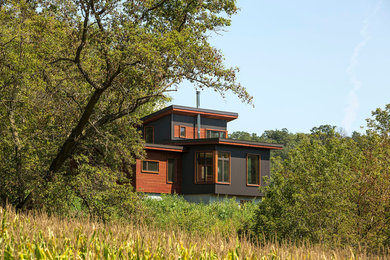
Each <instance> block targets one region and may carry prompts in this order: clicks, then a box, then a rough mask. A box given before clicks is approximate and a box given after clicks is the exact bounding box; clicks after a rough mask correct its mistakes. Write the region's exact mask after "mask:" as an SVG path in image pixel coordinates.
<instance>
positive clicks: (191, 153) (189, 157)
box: [182, 145, 215, 194]
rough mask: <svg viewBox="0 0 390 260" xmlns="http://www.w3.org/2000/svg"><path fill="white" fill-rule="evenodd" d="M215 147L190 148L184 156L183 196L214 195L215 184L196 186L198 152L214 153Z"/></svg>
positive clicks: (200, 146) (199, 146)
mask: <svg viewBox="0 0 390 260" xmlns="http://www.w3.org/2000/svg"><path fill="white" fill-rule="evenodd" d="M213 150H215V145H197V146H189V147H188V151H187V152H186V153H183V154H182V165H183V169H182V193H183V194H214V193H215V184H195V153H196V152H197V151H213Z"/></svg>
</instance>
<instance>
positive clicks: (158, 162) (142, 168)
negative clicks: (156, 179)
mask: <svg viewBox="0 0 390 260" xmlns="http://www.w3.org/2000/svg"><path fill="white" fill-rule="evenodd" d="M144 162H157V164H158V171H148V170H144ZM141 173H152V174H160V161H159V160H141Z"/></svg>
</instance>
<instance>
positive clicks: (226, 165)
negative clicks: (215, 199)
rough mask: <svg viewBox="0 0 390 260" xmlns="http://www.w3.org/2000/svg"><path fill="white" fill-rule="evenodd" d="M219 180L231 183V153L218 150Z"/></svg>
mask: <svg viewBox="0 0 390 260" xmlns="http://www.w3.org/2000/svg"><path fill="white" fill-rule="evenodd" d="M218 182H225V183H230V153H227V152H218Z"/></svg>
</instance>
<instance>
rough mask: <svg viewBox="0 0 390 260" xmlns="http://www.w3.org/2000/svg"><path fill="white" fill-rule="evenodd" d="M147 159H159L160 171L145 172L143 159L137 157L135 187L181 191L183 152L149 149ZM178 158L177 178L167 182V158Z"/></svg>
mask: <svg viewBox="0 0 390 260" xmlns="http://www.w3.org/2000/svg"><path fill="white" fill-rule="evenodd" d="M146 159H147V160H156V161H159V172H158V174H155V173H143V172H142V160H139V159H137V163H136V182H135V189H136V191H140V192H152V193H181V154H178V153H173V152H161V151H147V156H146ZM168 159H176V168H175V169H176V179H175V182H174V183H167V163H168V162H167V160H168Z"/></svg>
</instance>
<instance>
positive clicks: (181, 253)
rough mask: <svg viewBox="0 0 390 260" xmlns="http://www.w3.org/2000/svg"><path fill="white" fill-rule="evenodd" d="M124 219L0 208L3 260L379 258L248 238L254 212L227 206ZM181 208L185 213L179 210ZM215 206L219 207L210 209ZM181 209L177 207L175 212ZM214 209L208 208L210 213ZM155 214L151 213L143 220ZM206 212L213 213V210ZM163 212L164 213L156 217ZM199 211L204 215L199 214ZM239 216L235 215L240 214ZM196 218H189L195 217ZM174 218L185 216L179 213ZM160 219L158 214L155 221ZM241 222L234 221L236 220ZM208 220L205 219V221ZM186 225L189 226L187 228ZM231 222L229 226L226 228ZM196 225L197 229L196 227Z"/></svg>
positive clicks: (171, 204)
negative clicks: (249, 220) (244, 228)
mask: <svg viewBox="0 0 390 260" xmlns="http://www.w3.org/2000/svg"><path fill="white" fill-rule="evenodd" d="M144 203H145V204H148V208H149V210H145V211H144V212H143V213H142V214H141V213H140V214H139V216H141V215H142V217H137V218H134V219H133V220H131V221H124V220H120V219H118V220H113V221H110V222H107V223H102V222H101V221H100V222H99V221H96V220H93V219H90V218H87V217H80V216H79V217H74V216H73V217H72V216H67V217H58V216H49V215H48V214H46V213H44V212H37V211H30V212H27V213H17V212H16V211H15V210H14V208H12V207H11V206H6V207H3V208H0V220H1V226H0V227H1V230H0V255H1V256H2V259H373V258H374V259H386V258H388V257H390V254H388V253H385V254H383V255H380V256H375V255H370V254H368V253H367V252H364V251H362V250H358V249H356V248H355V249H352V248H348V247H345V248H336V249H331V248H329V247H327V246H325V245H321V244H319V245H312V244H309V243H303V242H301V243H299V244H294V243H291V242H287V241H286V242H285V243H277V242H270V241H268V242H265V241H263V242H262V241H257V242H256V241H253V240H250V239H248V238H247V237H245V235H244V234H242V233H240V230H241V228H242V226H243V225H246V224H245V221H246V220H245V219H244V216H243V215H247V214H248V212H249V211H251V210H253V208H254V207H253V205H250V204H248V206H244V207H242V208H239V207H238V205H237V204H234V203H233V202H232V201H230V202H225V203H222V202H221V203H216V204H214V205H213V204H211V205H202V204H190V203H186V202H184V201H182V200H180V199H175V198H171V199H166V200H164V201H162V202H161V201H160V202H158V201H151V200H146V201H145V202H144ZM183 207H187V210H184V211H183V210H182V209H183ZM216 208H218V210H215V209H216ZM178 209H180V210H178ZM213 209H214V210H213ZM150 210H155V211H156V212H155V215H149V216H148V217H147V216H146V215H147V214H150ZM212 210H213V211H212ZM163 211H164V212H165V213H166V214H164V215H161V214H162V213H163ZM200 212H203V214H200ZM240 212H241V213H240ZM197 213H199V214H198V215H197V216H191V215H196V214H197ZM178 214H187V217H186V216H184V215H183V216H180V215H178ZM157 216H160V217H157ZM240 218H241V220H242V221H241V222H239V221H237V220H238V219H240ZM207 219H208V220H209V221H206V220H207ZM191 223H193V224H191ZM233 223H235V224H233ZM202 227H203V228H202Z"/></svg>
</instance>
